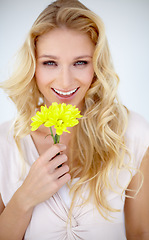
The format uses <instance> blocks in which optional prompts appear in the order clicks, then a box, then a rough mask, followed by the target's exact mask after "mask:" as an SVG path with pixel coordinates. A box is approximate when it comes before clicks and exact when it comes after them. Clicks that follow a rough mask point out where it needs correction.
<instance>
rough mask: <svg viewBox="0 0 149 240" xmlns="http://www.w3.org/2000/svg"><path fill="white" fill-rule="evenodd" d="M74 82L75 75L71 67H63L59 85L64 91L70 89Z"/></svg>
mask: <svg viewBox="0 0 149 240" xmlns="http://www.w3.org/2000/svg"><path fill="white" fill-rule="evenodd" d="M72 82H73V75H72V73H71V70H70V68H69V67H66V66H64V67H62V68H61V71H60V74H59V85H60V87H61V88H62V89H70V87H71V85H72Z"/></svg>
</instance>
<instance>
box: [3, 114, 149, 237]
mask: <svg viewBox="0 0 149 240" xmlns="http://www.w3.org/2000/svg"><path fill="white" fill-rule="evenodd" d="M9 127H10V122H7V123H4V124H2V125H1V126H0V193H1V196H2V199H3V202H4V204H5V206H6V205H7V203H8V202H9V200H10V199H11V197H12V195H13V194H14V192H15V191H16V190H17V189H18V187H19V186H20V185H21V184H22V181H21V180H20V173H21V161H20V159H19V153H18V149H17V147H16V144H15V141H14V139H13V133H12V131H9ZM8 131H9V132H8ZM126 144H127V146H128V148H129V150H130V151H131V154H132V159H131V163H132V166H133V167H134V168H139V166H140V163H141V160H142V158H143V156H144V154H145V151H146V150H147V147H148V146H149V125H148V123H147V122H146V121H145V120H144V119H143V118H142V117H141V116H139V115H138V114H136V113H134V112H131V113H130V116H129V125H128V128H127V132H126ZM22 147H23V151H24V154H25V159H26V169H27V172H28V171H29V169H30V166H31V165H32V163H33V162H34V161H35V160H36V159H37V158H38V157H39V155H38V152H37V149H36V148H35V145H34V143H33V141H32V138H31V136H30V135H28V136H26V137H25V138H24V139H23V140H22ZM127 160H128V159H127V158H125V161H127ZM132 173H133V175H134V174H135V170H132ZM129 180H130V174H129V173H128V171H127V170H124V169H122V170H121V173H120V177H119V181H120V183H121V184H122V186H126V187H127V185H128V183H129ZM76 181H77V179H76ZM113 184H114V183H113ZM114 186H115V189H116V190H118V191H119V192H121V191H122V190H121V189H119V188H118V186H116V185H115V184H114ZM106 193H107V199H108V202H109V204H110V205H111V206H112V207H115V208H119V209H120V210H121V211H120V212H118V213H111V216H113V217H114V218H113V220H112V222H109V221H107V220H105V219H104V218H103V217H102V216H101V215H100V214H99V212H98V211H97V209H96V208H95V207H94V205H93V204H92V203H91V202H90V203H88V204H87V205H84V206H81V207H80V206H78V205H79V204H76V206H75V207H74V209H73V212H72V226H70V225H69V224H67V216H68V211H69V207H70V203H71V198H70V196H69V191H68V189H67V186H66V185H64V186H63V187H62V188H61V189H60V190H59V191H58V192H57V193H56V194H54V195H53V196H52V197H51V198H50V199H48V200H47V201H45V202H43V203H41V204H39V205H37V206H36V207H35V208H34V211H33V215H32V219H31V222H30V224H29V226H28V228H27V231H26V234H25V238H24V239H25V240H49V239H52V240H72V239H73V240H78V239H82V240H91V239H94V240H99V239H101V240H103V239H105V240H109V239H110V240H120V239H121V240H126V237H125V227H124V211H123V207H124V201H125V197H123V198H122V199H121V196H120V195H119V194H117V193H115V192H110V191H108V192H106ZM84 194H87V193H84ZM76 201H77V203H80V202H81V201H82V200H81V199H79V197H78V198H77V200H76Z"/></svg>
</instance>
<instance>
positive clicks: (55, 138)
mask: <svg viewBox="0 0 149 240" xmlns="http://www.w3.org/2000/svg"><path fill="white" fill-rule="evenodd" d="M50 132H51V136H52V138H53V142H54V144H56V143H59V141H60V135H57V134H55V136H54V135H53V131H52V128H51V127H50Z"/></svg>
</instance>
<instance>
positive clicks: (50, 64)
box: [43, 61, 57, 66]
mask: <svg viewBox="0 0 149 240" xmlns="http://www.w3.org/2000/svg"><path fill="white" fill-rule="evenodd" d="M43 65H46V66H57V63H56V62H54V61H45V62H43Z"/></svg>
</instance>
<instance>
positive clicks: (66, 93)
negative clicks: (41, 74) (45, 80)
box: [53, 88, 78, 96]
mask: <svg viewBox="0 0 149 240" xmlns="http://www.w3.org/2000/svg"><path fill="white" fill-rule="evenodd" d="M53 90H54V92H56V93H57V94H59V95H62V96H69V95H71V94H73V93H75V92H76V91H77V90H78V88H75V89H74V90H71V91H69V92H62V91H59V90H56V89H55V88H53Z"/></svg>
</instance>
